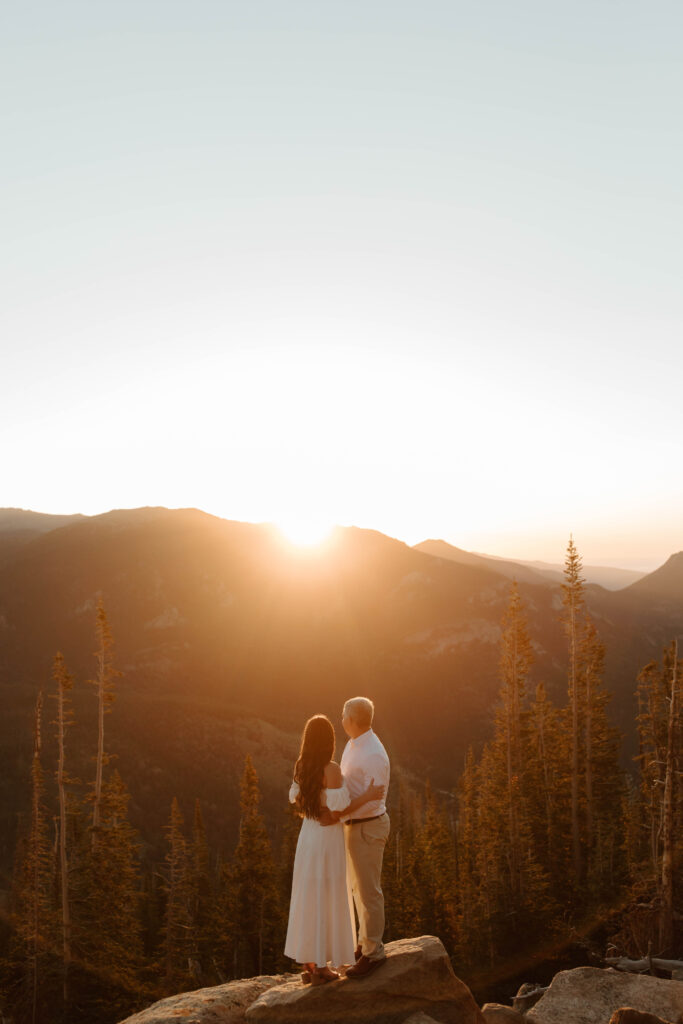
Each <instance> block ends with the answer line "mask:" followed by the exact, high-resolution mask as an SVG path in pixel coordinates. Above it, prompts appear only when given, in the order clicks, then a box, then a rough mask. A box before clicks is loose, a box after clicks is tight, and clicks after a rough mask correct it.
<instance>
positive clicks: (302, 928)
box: [285, 715, 384, 985]
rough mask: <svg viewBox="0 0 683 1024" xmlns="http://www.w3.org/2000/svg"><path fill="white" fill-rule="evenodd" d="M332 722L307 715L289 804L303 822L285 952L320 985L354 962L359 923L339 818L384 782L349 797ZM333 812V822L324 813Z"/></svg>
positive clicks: (372, 797) (374, 794) (381, 790)
mask: <svg viewBox="0 0 683 1024" xmlns="http://www.w3.org/2000/svg"><path fill="white" fill-rule="evenodd" d="M334 747H335V735H334V727H333V726H332V723H331V722H330V720H329V718H327V716H326V715H314V716H313V718H309V720H308V721H307V722H306V726H305V728H304V733H303V736H302V739H301V750H300V752H299V758H298V760H297V762H296V765H295V766H294V782H293V783H292V786H291V789H290V791H289V799H290V803H293V804H296V807H297V810H298V811H299V814H300V815H301V816H302V818H303V819H304V820H303V824H302V826H301V831H300V832H299V841H298V843H297V846H296V856H295V858H294V876H293V878H292V898H291V901H290V904H289V923H288V925H287V941H286V943H285V956H288V957H291V958H292V960H295V961H296V962H297V963H300V964H303V965H304V968H305V970H304V972H303V973H302V975H301V977H302V980H303V981H304V982H306V981H312V982H313V984H314V985H315V984H318V985H319V984H322V983H324V982H326V981H334V980H335V978H338V977H339V974H338V973H337V972H336V971H333V970H330V968H329V967H328V963H332V964H333V965H334V966H336V967H339V966H340V965H341V964H352V963H353V962H354V948H355V945H356V939H355V922H354V917H353V907H352V905H351V903H350V901H349V895H348V891H347V887H346V853H345V849H344V835H343V831H342V825H341V824H340V823H339V820H338V819H339V817H340V816H341V815H344V814H350V813H352V812H353V811H354V810H355V809H356V808H357V807H360V806H362V804H364V803H367V801H368V800H378V799H380V797H381V796H382V795H383V793H384V786H375V785H373V780H371V782H370V785H369V786H368V788H367V789H366V790H365V792H364V793H361V794H360V796H358V797H356V798H355V800H351V797H350V795H349V791H348V789H347V788H346V786H345V785H344V780H343V778H342V774H341V769H340V767H339V765H338V764H337V763H336V762H335V761H333V760H332V758H333V757H334ZM325 808H327V811H329V812H331V813H332V816H333V817H334V818H335V819H336V821H335V824H333V825H322V824H321V823H320V818H321V815H323V814H327V812H325V810H324V809H325Z"/></svg>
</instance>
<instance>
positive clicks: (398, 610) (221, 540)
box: [0, 508, 683, 865]
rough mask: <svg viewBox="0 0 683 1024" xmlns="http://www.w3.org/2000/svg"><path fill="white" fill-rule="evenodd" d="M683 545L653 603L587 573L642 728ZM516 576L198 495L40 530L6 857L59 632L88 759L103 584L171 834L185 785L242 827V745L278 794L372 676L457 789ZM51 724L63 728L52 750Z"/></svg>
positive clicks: (485, 717) (21, 628)
mask: <svg viewBox="0 0 683 1024" xmlns="http://www.w3.org/2000/svg"><path fill="white" fill-rule="evenodd" d="M4 536H5V537H6V536H7V535H4ZM2 538H3V534H1V533H0V542H1V540H2ZM680 557H681V556H675V557H674V565H673V568H672V569H668V570H667V572H666V573H664V574H663V575H658V574H662V571H663V570H664V569H666V566H665V567H662V570H658V571H657V573H658V574H652V575H653V576H654V577H655V581H654V584H655V591H656V594H658V595H659V596H657V597H656V602H655V603H656V607H657V608H658V609H659V611H657V613H656V614H655V612H654V611H653V607H654V605H653V601H654V600H655V598H654V597H653V594H654V593H655V591H653V590H652V589H648V588H647V585H646V581H645V580H644V581H641V582H640V583H638V584H635V585H634V586H633V587H631V588H628V589H627V590H625V591H623V592H621V593H615V594H612V593H609V592H607V591H605V590H603V589H601V588H599V587H589V588H587V599H588V601H589V604H590V606H591V608H592V610H593V612H594V615H595V617H596V621H597V624H598V628H599V630H600V633H601V635H602V637H603V639H604V641H605V643H606V645H607V652H608V653H607V669H606V670H607V682H608V684H609V685H610V687H611V688H612V690H613V691H614V692H615V695H616V696H615V701H614V717H615V719H616V720H617V722H618V723H619V724H620V725H621V726H622V728H624V729H625V730H631V734H632V730H633V699H632V694H633V688H634V680H635V676H636V674H637V672H638V671H639V669H640V668H641V667H642V665H643V664H645V662H647V661H648V660H650V658H652V657H656V656H658V655H659V652H660V648H661V646H662V645H663V644H664V643H666V642H668V641H669V640H670V639H671V635H672V630H676V631H678V632H681V631H683V606H682V605H681V602H680V591H676V586H675V582H674V581H675V579H676V578H678V576H677V574H678V572H679V570H680V564H679V562H678V561H676V560H677V559H680ZM668 564H669V563H667V565H668ZM509 582H510V581H509V579H508V578H507V577H506V575H504V574H503V573H502V572H500V571H494V569H492V568H491V567H490V566H489V565H483V566H482V565H480V564H478V563H477V562H475V563H473V564H462V563H459V562H454V561H452V560H450V559H446V558H442V557H435V556H434V555H431V554H427V553H425V552H424V551H418V550H415V549H413V548H410V547H408V546H407V545H405V544H402V543H400V542H399V541H396V540H392V539H390V538H388V537H385V536H384V535H382V534H380V533H376V532H373V531H368V530H360V529H356V528H349V529H341V528H340V529H337V531H336V532H335V534H334V536H333V537H332V539H331V541H330V542H329V544H328V545H327V546H326V547H325V548H323V549H321V550H320V552H318V553H317V554H316V553H311V552H309V553H302V552H300V551H298V550H296V549H294V548H292V547H290V546H289V545H287V544H286V543H285V542H283V540H282V539H281V538H280V536H279V535H278V534H277V533H276V532H275V531H273V530H272V529H271V528H270V527H267V526H263V525H253V524H249V523H239V522H231V521H227V520H221V519H218V518H216V517H213V516H210V515H207V514H206V513H203V512H199V511H197V510H192V509H185V510H175V511H169V510H168V509H163V508H158V509H153V508H152V509H138V510H131V511H119V512H110V513H107V514H106V515H102V516H97V517H93V518H84V519H77V520H72V521H70V522H68V523H67V524H66V525H62V526H60V527H59V528H57V529H53V530H50V531H48V532H43V533H40V534H34V535H32V536H29V537H24V539H23V540H22V541H21V543H17V544H15V545H14V546H13V547H12V548H11V550H10V549H7V550H6V557H5V564H4V566H3V571H2V573H0V686H1V687H2V689H3V691H4V695H5V698H6V699H5V708H6V709H7V710H6V714H5V716H4V717H3V720H2V723H1V724H0V750H1V751H2V753H1V754H0V805H1V806H2V807H3V808H4V810H3V812H2V813H3V815H4V818H3V820H2V822H0V835H2V836H3V837H4V838H2V839H0V861H2V863H4V864H5V865H7V863H8V858H9V857H10V856H11V850H12V844H13V832H14V825H15V822H16V813H17V812H18V811H19V810H21V809H22V808H23V807H24V806H25V797H26V787H27V782H28V767H29V759H30V752H31V716H32V706H33V702H34V700H35V695H36V693H37V691H38V689H39V688H41V687H42V688H47V689H49V687H50V685H51V663H52V659H53V656H54V654H55V652H56V651H57V650H58V649H59V650H62V651H63V653H64V656H65V658H66V662H67V664H68V666H69V668H70V669H71V671H72V672H74V674H75V675H76V678H77V687H76V690H75V694H74V704H75V710H76V725H75V727H74V730H73V733H72V735H71V736H70V740H69V744H70V750H71V751H72V756H73V758H74V761H78V762H79V763H78V764H76V765H74V771H75V772H76V773H78V772H82V773H83V774H84V775H85V777H87V775H88V773H89V772H90V770H91V769H90V760H89V759H90V757H91V756H92V753H93V749H92V743H93V740H92V736H93V731H92V730H93V724H94V721H93V719H94V706H95V702H94V698H93V695H92V692H91V689H90V688H89V687H88V685H87V682H86V680H87V679H88V678H89V676H91V675H92V673H93V671H94V661H93V657H92V652H93V650H94V616H95V607H96V603H97V598H98V595H99V594H102V595H103V597H104V600H105V604H106V608H107V612H108V615H109V619H110V622H111V626H112V629H113V633H114V637H115V641H116V663H117V665H118V667H119V668H120V669H121V671H122V672H123V675H122V677H121V679H120V680H119V681H118V683H117V692H118V696H117V701H116V704H115V705H114V709H113V713H112V714H111V716H109V718H108V719H107V735H108V737H109V738H110V743H111V746H110V749H111V750H112V752H113V753H115V754H116V755H117V756H118V762H117V766H118V767H119V768H120V770H121V772H122V774H123V775H124V777H125V778H126V781H127V783H128V784H129V786H130V788H131V791H132V794H133V815H134V818H135V820H136V823H137V824H138V825H139V826H141V827H143V829H144V830H145V831H146V832H148V833H149V834H150V835H152V834H160V831H161V825H162V824H163V822H164V821H165V817H166V815H167V810H168V805H169V802H170V798H171V796H172V795H173V794H174V793H175V794H177V795H178V796H179V797H180V798H181V800H183V801H185V802H186V804H187V802H189V801H191V800H192V798H193V797H194V796H195V795H200V796H201V797H202V800H203V801H205V802H206V805H207V818H209V819H213V820H216V821H220V822H221V824H220V826H219V827H220V828H221V829H223V830H224V831H225V835H226V836H230V835H232V834H233V833H234V829H235V828H236V819H235V815H236V808H237V780H238V776H239V772H240V769H241V764H242V762H243V758H244V754H245V752H247V751H249V752H251V753H252V754H253V755H254V758H255V761H256V765H257V769H258V771H259V773H260V774H261V776H262V778H263V780H264V790H265V792H266V804H267V806H274V805H275V804H277V803H279V802H281V800H282V792H283V791H284V786H285V784H286V780H287V777H288V773H289V770H290V765H291V762H292V760H293V758H294V756H295V753H296V747H297V743H298V737H299V734H300V729H301V726H302V724H303V722H304V720H305V718H306V717H307V716H308V715H310V714H312V713H314V712H316V711H323V712H325V713H327V714H329V715H330V716H331V717H332V718H333V720H334V721H335V723H336V724H337V726H338V727H339V715H340V710H341V705H342V703H343V700H344V699H345V698H347V697H348V696H352V695H354V694H355V693H359V692H361V693H366V694H368V695H369V696H371V697H373V698H374V699H375V700H376V702H377V706H378V717H377V727H378V731H379V732H380V733H381V735H382V737H383V739H384V741H385V743H386V744H387V746H388V747H389V748H390V750H391V751H392V755H393V757H394V760H395V762H396V763H397V764H398V763H400V764H402V765H403V766H404V767H405V768H406V769H409V770H410V771H412V772H414V773H417V774H418V775H422V776H424V775H427V774H429V775H430V776H431V777H432V778H433V779H434V781H435V782H436V783H437V784H438V785H440V786H443V787H446V788H450V787H451V786H452V785H453V783H454V781H455V778H456V777H457V774H458V772H459V768H460V765H461V764H462V761H463V758H464V754H465V751H466V749H467V746H468V745H469V744H470V743H475V744H476V743H478V742H480V741H481V740H482V739H483V738H485V737H486V736H487V735H488V733H489V730H490V728H491V718H492V707H493V705H494V703H495V699H496V694H497V690H498V679H497V663H498V658H499V650H498V640H499V638H500V625H499V624H500V619H501V616H502V614H503V612H504V610H505V607H506V605H507V600H508V593H509ZM657 588H659V589H657ZM520 591H521V593H522V597H523V600H524V602H525V605H526V607H527V611H528V615H529V622H530V632H531V635H532V639H533V641H534V647H535V650H536V654H537V662H536V665H535V666H534V669H533V673H532V685H535V683H536V682H537V681H538V680H540V679H544V680H545V681H546V683H547V684H548V685H549V687H550V690H551V692H554V693H555V694H556V695H557V697H558V698H560V699H562V697H563V693H564V685H565V683H564V671H565V670H564V665H565V660H566V659H565V643H564V638H563V636H562V630H561V627H560V624H559V622H558V610H559V608H560V606H561V595H560V592H559V589H558V588H557V587H555V586H553V585H552V584H549V583H548V582H547V581H541V582H538V583H537V582H530V581H529V580H524V581H523V582H520ZM641 627H642V628H641ZM46 722H49V715H46ZM338 735H339V732H338ZM340 739H341V736H340ZM51 743H52V740H51V739H50V736H49V730H48V739H47V749H46V759H48V760H49V757H50V756H51V753H50V744H51ZM46 763H47V761H46ZM228 809H229V810H228Z"/></svg>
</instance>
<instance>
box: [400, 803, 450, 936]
mask: <svg viewBox="0 0 683 1024" xmlns="http://www.w3.org/2000/svg"><path fill="white" fill-rule="evenodd" d="M455 858H456V854H455V837H454V835H453V832H452V831H451V829H450V827H449V824H448V820H447V817H446V815H445V813H444V812H443V810H442V809H441V808H440V807H439V806H438V803H437V800H436V798H435V796H434V794H433V792H432V790H431V787H430V786H429V785H428V786H427V793H426V813H425V819H424V823H423V825H422V827H421V828H420V829H419V831H418V833H417V835H416V837H415V842H414V844H413V846H412V850H411V855H410V862H411V870H410V876H411V881H412V883H413V891H414V893H415V895H416V896H417V898H418V905H419V911H418V913H419V920H420V924H421V928H420V930H422V927H424V928H425V930H428V931H429V932H430V933H433V934H434V935H438V937H439V938H440V939H441V941H442V942H443V944H444V945H445V947H446V949H447V950H449V951H450V952H452V951H453V950H454V949H455V947H456V943H457V917H458V914H457V889H456V859H455Z"/></svg>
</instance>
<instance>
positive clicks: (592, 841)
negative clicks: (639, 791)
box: [580, 614, 625, 902]
mask: <svg viewBox="0 0 683 1024" xmlns="http://www.w3.org/2000/svg"><path fill="white" fill-rule="evenodd" d="M604 656H605V649H604V646H603V644H602V642H601V640H600V638H599V636H598V633H597V630H596V628H595V625H594V623H593V621H592V620H591V618H590V616H589V615H588V614H586V615H585V617H584V622H583V628H582V635H581V650H580V665H581V675H582V680H583V692H584V708H583V744H582V749H583V758H584V772H583V776H584V777H583V793H582V798H583V804H584V807H585V814H584V829H583V837H582V839H583V848H584V850H585V855H586V856H585V860H586V881H587V887H586V894H587V895H588V896H590V897H591V898H592V899H593V900H595V901H598V902H602V901H603V900H604V899H607V900H608V901H613V900H614V897H615V894H616V891H617V889H618V887H619V885H620V884H621V883H622V881H623V880H624V879H623V876H624V874H625V872H624V865H623V863H622V861H623V852H624V851H623V821H622V810H623V801H624V795H625V780H624V774H623V772H622V770H621V768H620V766H619V748H620V745H621V737H620V735H619V732H618V731H617V729H615V728H614V727H613V726H612V725H610V723H609V720H608V717H607V705H608V703H609V701H610V699H611V697H610V694H609V693H608V692H607V691H606V690H605V689H604V687H603V683H602V674H603V668H604Z"/></svg>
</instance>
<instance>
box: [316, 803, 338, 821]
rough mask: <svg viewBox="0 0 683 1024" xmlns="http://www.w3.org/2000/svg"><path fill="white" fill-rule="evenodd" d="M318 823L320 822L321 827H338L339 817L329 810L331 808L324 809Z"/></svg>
mask: <svg viewBox="0 0 683 1024" xmlns="http://www.w3.org/2000/svg"><path fill="white" fill-rule="evenodd" d="M318 821H319V822H320V824H321V825H336V824H337V822H338V821H339V815H338V814H336V813H333V812H332V811H331V810H330V809H329V807H323V809H322V810H321V812H320V817H319V818H318Z"/></svg>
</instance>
